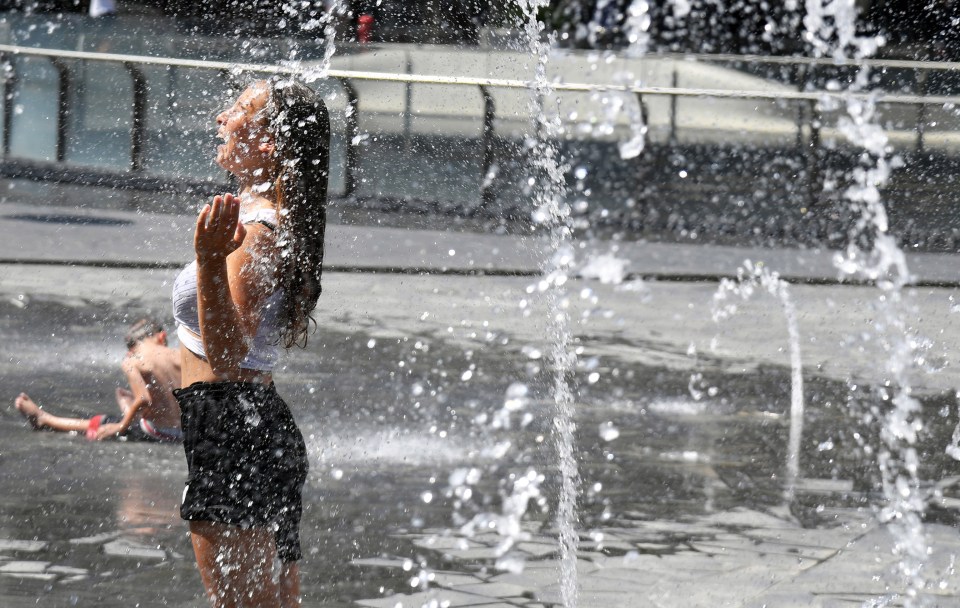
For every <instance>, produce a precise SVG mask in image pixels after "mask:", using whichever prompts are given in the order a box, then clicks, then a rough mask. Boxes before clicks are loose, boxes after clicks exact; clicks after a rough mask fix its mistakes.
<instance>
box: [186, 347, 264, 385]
mask: <svg viewBox="0 0 960 608" xmlns="http://www.w3.org/2000/svg"><path fill="white" fill-rule="evenodd" d="M180 361H181V364H180V365H181V367H180V374H181V378H182V383H183V386H185V387H187V386H190V385H191V384H193V383H194V382H258V383H261V384H269V383H271V382H273V374H271V373H270V372H265V371H260V370H256V369H244V368H238V369H236V370H234V371H233V372H231V373H229V374H226V375H218V374H215V373H214V372H213V369H212V368H211V367H210V363H209V362H208V361H207V360H206V359H204V358H203V357H200V356H198V355H197V354H195V353H194V352H193V351H191V350H190V349H188V348H187V347H186V346H184V345H182V344H181V345H180Z"/></svg>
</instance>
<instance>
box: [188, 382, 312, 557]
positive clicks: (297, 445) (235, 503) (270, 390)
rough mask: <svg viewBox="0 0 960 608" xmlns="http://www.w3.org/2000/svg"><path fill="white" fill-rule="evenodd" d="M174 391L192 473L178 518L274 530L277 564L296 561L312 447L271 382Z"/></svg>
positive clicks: (203, 384)
mask: <svg viewBox="0 0 960 608" xmlns="http://www.w3.org/2000/svg"><path fill="white" fill-rule="evenodd" d="M173 394H174V396H176V398H177V401H178V402H179V403H180V412H181V419H182V422H183V447H184V451H185V452H186V455H187V470H188V477H187V485H186V488H184V491H183V503H182V504H181V506H180V516H181V517H183V519H186V520H192V521H214V522H219V523H224V524H229V525H233V526H239V527H241V528H254V527H265V528H270V529H272V530H273V532H274V535H275V537H276V541H277V554H278V556H279V558H280V560H281V561H284V562H292V561H297V560H299V559H300V557H301V552H300V516H301V514H302V513H303V503H302V501H301V492H302V490H303V483H304V481H305V480H306V478H307V449H306V445H305V444H304V442H303V435H301V434H300V430H299V429H298V428H297V425H296V423H295V422H294V420H293V416H292V415H291V414H290V409H289V408H288V407H287V404H286V403H284V401H283V399H281V398H280V395H278V394H277V390H276V388H275V387H274V385H273V384H257V383H250V382H197V383H194V384H191V385H190V386H188V387H186V388H182V389H178V390H175V391H174V392H173Z"/></svg>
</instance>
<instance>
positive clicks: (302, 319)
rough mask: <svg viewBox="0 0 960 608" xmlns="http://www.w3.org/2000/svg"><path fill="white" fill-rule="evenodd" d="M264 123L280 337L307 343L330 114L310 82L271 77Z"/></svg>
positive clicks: (319, 259)
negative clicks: (270, 162) (269, 145)
mask: <svg viewBox="0 0 960 608" xmlns="http://www.w3.org/2000/svg"><path fill="white" fill-rule="evenodd" d="M267 84H268V85H269V91H270V93H269V95H270V96H269V99H268V101H267V104H266V107H265V108H264V109H265V113H266V119H267V120H266V129H267V131H268V132H269V133H270V135H271V136H272V137H273V140H274V145H275V146H276V163H277V164H276V172H275V175H276V181H275V182H274V192H275V193H276V199H277V210H278V212H277V215H278V218H279V225H278V226H277V244H278V246H279V248H280V261H279V265H278V269H277V287H278V288H280V289H283V291H284V297H283V300H282V302H281V303H280V314H279V319H278V321H279V323H278V325H279V327H280V336H279V341H280V343H281V344H283V345H284V346H285V347H286V348H290V347H292V346H296V345H299V346H306V344H307V335H308V334H309V333H310V325H311V324H313V325H316V321H315V320H314V319H313V317H312V316H311V313H312V312H313V309H314V308H315V307H316V305H317V299H318V298H319V297H320V292H321V286H320V276H321V274H322V272H323V236H324V231H325V230H326V227H327V181H328V178H329V175H330V168H329V167H330V117H329V116H328V114H327V107H326V105H324V103H323V99H321V98H320V96H319V95H318V94H317V93H316V92H314V91H313V90H312V89H311V88H310V87H308V86H306V85H305V84H303V83H300V82H298V81H296V80H293V79H291V78H286V77H283V78H281V77H273V78H270V79H269V80H267Z"/></svg>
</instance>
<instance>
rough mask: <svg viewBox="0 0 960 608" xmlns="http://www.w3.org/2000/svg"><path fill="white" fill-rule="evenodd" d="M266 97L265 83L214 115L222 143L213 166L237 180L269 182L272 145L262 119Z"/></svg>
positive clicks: (267, 96)
mask: <svg viewBox="0 0 960 608" xmlns="http://www.w3.org/2000/svg"><path fill="white" fill-rule="evenodd" d="M269 95H270V93H269V90H268V89H267V85H266V84H265V83H256V84H253V85H251V86H249V87H247V89H246V90H245V91H244V92H243V93H241V94H240V97H238V98H237V100H236V101H235V102H234V104H233V105H232V106H230V107H229V108H227V109H226V110H224V111H223V112H221V113H220V114H218V115H217V136H218V137H220V138H221V139H222V140H223V143H222V144H220V145H219V146H217V158H216V162H217V164H218V165H220V166H221V167H223V168H224V169H226V170H227V171H229V172H230V173H233V174H234V175H236V176H238V177H251V176H259V175H263V178H264V180H266V179H268V178H269V169H270V167H271V166H272V164H273V161H272V157H273V152H274V145H273V138H272V137H270V135H269V134H268V133H267V131H266V129H264V127H263V124H262V123H263V119H262V117H261V111H262V110H263V108H264V106H266V104H267V100H268V98H269ZM258 169H260V170H261V172H260V173H257V170H258Z"/></svg>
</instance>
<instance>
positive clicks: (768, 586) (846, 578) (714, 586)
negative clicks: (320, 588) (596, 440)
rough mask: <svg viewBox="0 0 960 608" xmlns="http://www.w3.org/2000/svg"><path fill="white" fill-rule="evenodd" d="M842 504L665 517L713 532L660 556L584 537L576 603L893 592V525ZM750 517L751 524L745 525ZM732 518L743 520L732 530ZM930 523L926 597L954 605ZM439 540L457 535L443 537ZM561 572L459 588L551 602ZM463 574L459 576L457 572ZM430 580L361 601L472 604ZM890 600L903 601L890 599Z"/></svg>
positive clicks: (838, 599) (538, 562) (541, 563)
mask: <svg viewBox="0 0 960 608" xmlns="http://www.w3.org/2000/svg"><path fill="white" fill-rule="evenodd" d="M838 512H839V513H838V515H841V514H846V515H848V516H849V519H848V521H844V522H843V523H844V524H846V525H838V526H836V527H833V528H829V529H805V528H801V527H799V526H798V525H797V524H796V523H793V522H791V521H789V520H787V519H779V518H777V517H775V516H773V515H770V514H762V513H756V512H753V511H750V510H749V509H745V508H737V509H733V510H731V511H728V512H722V513H715V514H711V515H707V516H704V517H702V518H700V519H698V520H697V521H694V522H689V523H686V524H685V523H683V522H670V524H671V525H669V526H666V525H661V526H659V527H661V528H669V529H670V530H671V532H673V533H680V532H682V531H683V530H684V527H685V526H686V527H689V528H690V529H693V530H696V531H697V532H698V533H700V534H703V533H704V532H708V531H711V532H713V534H712V536H711V537H710V539H709V540H701V541H694V542H683V544H682V548H681V546H678V545H676V544H673V545H670V546H671V548H672V549H673V551H674V552H672V553H667V554H664V555H660V556H654V555H645V554H640V553H638V552H636V551H634V552H631V553H627V554H625V555H622V556H612V555H606V554H603V553H598V552H596V551H591V550H590V549H589V547H588V546H586V543H584V545H581V547H580V550H579V552H578V562H577V582H578V586H579V605H580V606H583V607H585V608H588V607H590V608H592V607H597V608H600V607H604V608H609V607H611V606H613V607H618V606H623V607H637V608H639V607H646V606H657V607H663V608H677V607H683V608H697V607H703V608H715V607H719V606H731V607H733V606H736V607H741V608H746V607H750V608H753V607H756V608H759V607H761V606H767V607H773V606H776V607H777V608H781V607H784V608H791V607H797V608H799V607H804V606H821V607H827V606H852V605H862V604H863V603H864V602H866V601H873V600H877V599H879V598H881V597H882V596H884V595H885V594H887V593H889V592H890V589H891V581H893V585H894V586H895V585H896V580H897V576H896V574H895V563H894V554H893V541H892V539H891V537H890V535H889V532H888V531H887V530H886V529H885V528H883V527H882V526H879V525H878V524H877V523H876V522H875V521H874V522H872V523H871V524H870V525H869V526H867V527H866V528H865V527H864V525H863V523H862V521H863V520H862V519H861V515H862V514H861V513H860V512H859V511H858V510H856V509H851V510H848V511H843V510H839V509H838ZM748 522H754V524H755V525H754V526H753V527H749V526H748ZM644 523H646V522H638V524H639V525H642V524H644ZM657 523H658V524H666V523H667V522H657ZM730 524H736V527H737V528H741V529H740V530H738V532H736V533H731V532H728V531H727V529H728V527H729V526H730ZM602 530H603V534H604V535H606V536H613V535H616V537H617V538H619V539H625V542H626V543H627V544H629V542H630V540H631V539H632V540H633V541H634V542H637V541H638V539H641V538H644V537H645V535H646V533H647V532H648V531H647V530H645V529H644V528H643V527H638V528H626V527H621V528H613V527H605V528H603V529H602ZM927 530H928V533H929V536H930V540H931V542H932V543H933V547H934V553H933V555H932V556H931V559H930V560H929V562H928V564H927V568H928V578H930V580H932V581H933V584H934V588H931V589H930V592H929V594H928V596H929V599H930V602H931V604H930V605H932V606H957V605H960V594H958V589H957V588H956V584H955V581H953V580H952V567H953V564H954V562H955V559H956V557H955V556H956V555H957V547H958V546H960V539H958V538H957V535H956V532H955V530H954V529H953V528H951V527H948V526H943V525H929V526H928V528H927ZM598 531H599V530H598ZM584 535H585V536H587V535H586V533H585V534H584ZM534 541H535V542H536V543H538V544H541V543H542V544H549V541H548V538H547V537H542V536H535V537H534ZM445 544H446V545H448V546H449V545H453V544H455V543H453V539H451V538H446V539H445ZM421 546H423V545H421ZM677 549H680V550H677ZM448 557H452V558H453V559H454V563H455V564H462V566H463V567H464V568H469V569H471V570H474V569H476V568H477V567H480V566H483V567H485V568H491V567H492V558H488V560H487V561H486V562H484V561H483V559H482V558H478V557H476V556H470V557H466V558H463V557H458V556H455V555H449V554H448ZM478 560H479V561H478ZM428 561H429V560H428ZM450 572H451V571H450V570H446V571H444V573H443V576H446V577H449V576H451V574H450ZM937 576H942V577H945V578H943V581H944V582H943V583H940V585H939V587H938V586H936V585H937V583H936V580H933V579H936V577H937ZM558 577H559V572H558V565H557V562H556V561H555V559H553V558H552V557H551V558H549V559H547V560H544V559H541V558H538V557H535V556H529V557H528V558H527V562H526V563H525V567H524V569H523V571H522V572H518V573H499V574H494V575H493V576H491V577H490V578H489V579H488V580H487V581H486V582H474V583H467V584H465V585H457V586H456V591H460V592H462V591H464V590H466V589H469V590H471V591H472V592H474V593H476V594H482V595H487V596H489V597H491V598H499V599H500V600H502V601H504V602H506V603H507V604H508V605H516V604H515V602H516V601H517V598H527V599H528V600H529V601H531V602H537V603H539V604H543V605H547V606H551V605H557V604H559V603H560V601H561V595H560V586H559V585H560V583H559V578H558ZM469 578H470V577H469V576H468V575H462V578H459V579H458V580H469ZM441 580H442V579H441ZM434 584H435V585H436V587H437V588H435V589H433V590H432V591H433V592H434V595H430V593H426V594H424V593H423V592H420V593H417V594H397V595H395V596H393V597H391V598H389V599H388V600H387V601H386V602H385V601H382V598H378V599H377V600H376V601H377V602H378V603H377V604H364V605H370V606H374V605H375V606H377V607H379V606H390V604H389V601H393V602H395V603H396V602H401V603H403V605H404V606H411V605H412V606H422V605H426V604H424V603H423V602H428V601H432V600H434V599H436V600H440V601H444V602H449V605H450V606H451V607H457V606H470V605H475V604H473V603H470V602H473V601H474V599H473V598H472V597H470V598H467V597H464V596H462V595H456V594H453V595H446V593H447V591H446V590H445V589H442V588H441V587H448V588H449V587H452V585H442V584H437V582H436V580H435V581H434ZM394 605H395V604H394ZM889 605H890V606H897V605H901V604H900V603H899V602H898V601H893V602H892V603H891V604H889Z"/></svg>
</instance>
